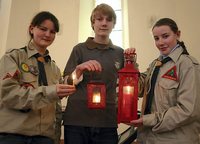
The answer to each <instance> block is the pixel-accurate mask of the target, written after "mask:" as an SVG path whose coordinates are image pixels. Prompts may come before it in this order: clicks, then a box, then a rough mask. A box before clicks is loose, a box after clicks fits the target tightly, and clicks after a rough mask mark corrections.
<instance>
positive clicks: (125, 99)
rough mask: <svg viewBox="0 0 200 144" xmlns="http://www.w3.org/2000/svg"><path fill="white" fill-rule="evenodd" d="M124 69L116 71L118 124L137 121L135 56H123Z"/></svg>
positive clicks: (137, 76) (137, 72) (137, 77)
mask: <svg viewBox="0 0 200 144" xmlns="http://www.w3.org/2000/svg"><path fill="white" fill-rule="evenodd" d="M124 57H125V63H124V68H122V69H121V70H119V71H118V76H119V93H118V123H121V122H123V123H129V122H130V121H131V120H135V119H137V104H138V79H139V71H138V70H137V69H136V68H135V66H134V63H135V61H136V54H135V53H133V54H129V55H127V54H125V55H124Z"/></svg>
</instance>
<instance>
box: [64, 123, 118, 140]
mask: <svg viewBox="0 0 200 144" xmlns="http://www.w3.org/2000/svg"><path fill="white" fill-rule="evenodd" d="M64 141H65V144H117V143H118V134H117V128H96V127H81V126H69V125H65V126H64Z"/></svg>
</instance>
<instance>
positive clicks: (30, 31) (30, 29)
mask: <svg viewBox="0 0 200 144" xmlns="http://www.w3.org/2000/svg"><path fill="white" fill-rule="evenodd" d="M33 28H34V27H33V26H32V25H30V26H29V33H30V34H33Z"/></svg>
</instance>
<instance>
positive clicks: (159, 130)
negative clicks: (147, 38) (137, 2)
mask: <svg viewBox="0 0 200 144" xmlns="http://www.w3.org/2000/svg"><path fill="white" fill-rule="evenodd" d="M152 32H153V36H154V40H155V45H156V47H157V48H158V50H159V51H160V56H159V57H158V58H157V59H156V60H155V61H153V62H152V63H151V64H150V67H149V68H148V70H147V72H146V73H142V74H141V77H140V84H141V87H142V88H143V89H142V90H143V96H144V97H143V107H142V116H141V118H139V119H138V120H133V121H132V122H131V123H132V124H133V125H134V126H138V127H139V128H138V142H139V143H140V144H199V129H200V127H199V122H198V121H199V116H200V113H199V110H200V89H199V84H200V66H199V63H198V62H197V60H196V59H195V58H193V57H192V56H190V55H189V53H188V52H187V50H186V47H185V45H184V44H183V42H180V41H179V38H180V31H179V29H178V27H177V25H176V23H175V22H174V21H173V20H172V19H169V18H163V19H160V20H159V21H157V22H156V24H155V25H154V26H153V29H152ZM156 72H157V74H155V73H156Z"/></svg>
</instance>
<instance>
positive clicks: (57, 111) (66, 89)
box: [0, 11, 75, 144]
mask: <svg viewBox="0 0 200 144" xmlns="http://www.w3.org/2000/svg"><path fill="white" fill-rule="evenodd" d="M58 31H59V23H58V20H57V18H56V17H55V16H54V15H53V14H51V13H50V12H46V11H42V12H40V13H38V14H37V15H36V16H35V17H34V18H33V20H32V22H31V24H30V27H29V34H30V37H31V39H30V41H29V43H28V45H27V46H25V47H23V48H20V49H12V50H9V51H7V52H6V54H5V55H4V56H3V57H2V58H1V60H0V117H1V120H0V143H1V144H54V143H59V138H60V125H61V118H62V117H61V114H62V112H61V107H60V99H61V98H63V97H64V96H67V95H69V94H72V93H73V92H74V91H75V88H74V86H70V85H66V84H65V85H64V84H59V83H61V73H60V70H59V68H58V67H57V66H56V64H55V62H54V61H52V60H51V57H50V56H49V51H48V50H47V47H48V46H50V45H51V44H52V42H53V41H54V39H55V35H56V33H57V32H58Z"/></svg>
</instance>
